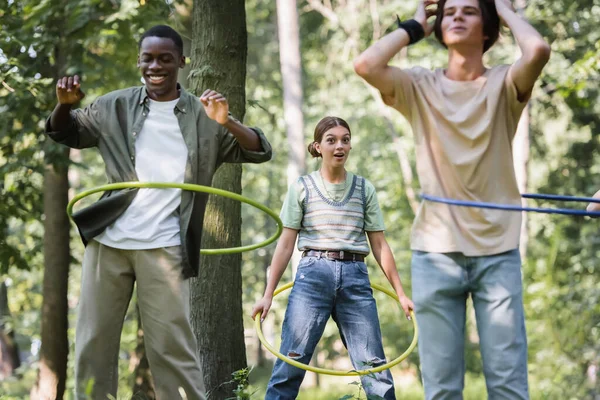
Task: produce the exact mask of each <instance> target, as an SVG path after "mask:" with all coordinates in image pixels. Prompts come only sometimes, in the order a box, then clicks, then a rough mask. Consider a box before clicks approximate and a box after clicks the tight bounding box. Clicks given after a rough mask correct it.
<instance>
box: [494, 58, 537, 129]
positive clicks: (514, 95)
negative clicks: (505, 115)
mask: <svg viewBox="0 0 600 400" xmlns="http://www.w3.org/2000/svg"><path fill="white" fill-rule="evenodd" d="M511 67H512V66H511V65H503V66H501V67H499V68H504V74H505V76H504V88H505V92H506V101H507V102H508V110H509V112H510V114H511V115H510V117H511V118H512V120H513V121H516V122H518V121H519V119H520V118H521V114H523V110H524V109H525V107H526V106H527V103H528V102H529V98H530V97H531V93H528V94H527V95H526V96H525V98H524V99H523V100H522V101H520V100H519V92H518V90H517V87H516V86H515V82H514V81H513V79H512V75H511V73H510V69H511Z"/></svg>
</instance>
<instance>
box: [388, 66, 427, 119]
mask: <svg viewBox="0 0 600 400" xmlns="http://www.w3.org/2000/svg"><path fill="white" fill-rule="evenodd" d="M417 72H418V70H417V69H416V68H410V69H400V68H397V67H393V69H392V77H393V85H394V96H384V95H382V96H381V97H382V99H383V102H384V103H385V104H387V105H388V106H391V107H393V108H395V109H396V110H398V111H400V113H401V114H402V115H404V117H405V118H407V119H408V120H409V121H410V114H411V106H412V105H413V104H414V101H415V85H414V83H415V80H416V79H415V78H416V74H417Z"/></svg>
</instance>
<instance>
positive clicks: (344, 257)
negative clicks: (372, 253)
mask: <svg viewBox="0 0 600 400" xmlns="http://www.w3.org/2000/svg"><path fill="white" fill-rule="evenodd" d="M302 257H319V258H321V257H323V258H327V259H329V260H339V261H359V262H362V261H364V260H365V255H364V254H358V253H351V252H349V251H344V250H341V251H330V250H304V252H302Z"/></svg>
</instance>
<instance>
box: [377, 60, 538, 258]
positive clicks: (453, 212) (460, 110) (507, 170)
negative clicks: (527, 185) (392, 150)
mask: <svg viewBox="0 0 600 400" xmlns="http://www.w3.org/2000/svg"><path fill="white" fill-rule="evenodd" d="M509 68H510V66H509V65H500V66H497V67H494V68H491V69H488V70H487V71H486V72H485V73H484V74H483V75H482V76H481V77H479V78H477V79H476V80H474V81H453V80H450V79H448V78H447V77H446V76H445V74H444V70H443V69H437V70H435V71H430V70H427V69H424V68H420V67H416V68H411V69H408V70H400V69H397V68H396V69H394V74H395V76H394V78H395V79H394V81H395V97H394V98H393V99H390V98H386V97H385V96H384V101H385V102H386V103H387V104H388V105H390V106H392V107H394V108H396V109H397V110H398V111H400V112H401V113H402V114H403V115H404V116H405V117H406V118H407V119H408V121H409V122H410V124H411V126H412V129H413V132H414V137H415V142H416V156H417V173H418V175H419V181H420V184H421V189H422V191H423V193H424V194H429V195H432V196H439V197H445V198H450V199H459V200H466V201H483V202H492V203H504V204H513V205H520V204H521V197H520V193H519V190H518V188H517V181H516V178H515V172H514V167H513V156H512V140H513V137H514V135H515V132H516V130H517V124H518V122H519V118H520V116H521V113H522V111H523V109H524V107H525V105H526V103H527V101H526V100H525V101H522V102H521V101H519V100H518V93H517V90H516V87H515V86H514V83H513V82H512V80H511V78H510V74H509V73H508V71H509ZM520 228H521V213H519V212H514V211H502V210H492V209H484V208H474V207H462V206H451V205H446V204H442V203H434V202H430V201H423V202H422V203H421V205H420V207H419V210H418V212H417V216H416V218H415V221H414V224H413V229H412V236H411V248H412V249H413V250H420V251H427V252H435V253H447V252H461V253H463V254H465V255H467V256H483V255H492V254H497V253H501V252H504V251H508V250H512V249H515V248H517V247H518V244H519V234H520Z"/></svg>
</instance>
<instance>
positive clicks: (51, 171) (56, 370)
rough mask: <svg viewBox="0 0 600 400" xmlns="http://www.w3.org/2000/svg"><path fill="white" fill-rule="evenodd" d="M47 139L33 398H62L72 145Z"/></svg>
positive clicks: (65, 362)
mask: <svg viewBox="0 0 600 400" xmlns="http://www.w3.org/2000/svg"><path fill="white" fill-rule="evenodd" d="M56 146H58V145H56V144H54V143H51V142H50V141H47V142H46V146H45V152H46V160H47V161H46V167H45V171H44V189H43V190H44V281H43V297H44V300H43V304H42V324H41V325H42V327H41V338H42V347H41V349H40V363H39V371H38V380H37V384H36V385H35V386H34V387H33V389H32V391H31V398H32V399H40V400H50V399H62V398H63V395H64V391H65V384H66V380H67V358H68V354H69V342H68V339H67V330H68V327H69V322H68V319H67V316H68V303H67V291H68V279H69V262H70V247H69V240H70V237H69V228H70V225H69V218H68V217H67V213H66V211H65V210H66V207H67V202H68V191H69V181H68V161H69V149H68V148H65V147H60V148H57V147H56Z"/></svg>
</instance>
